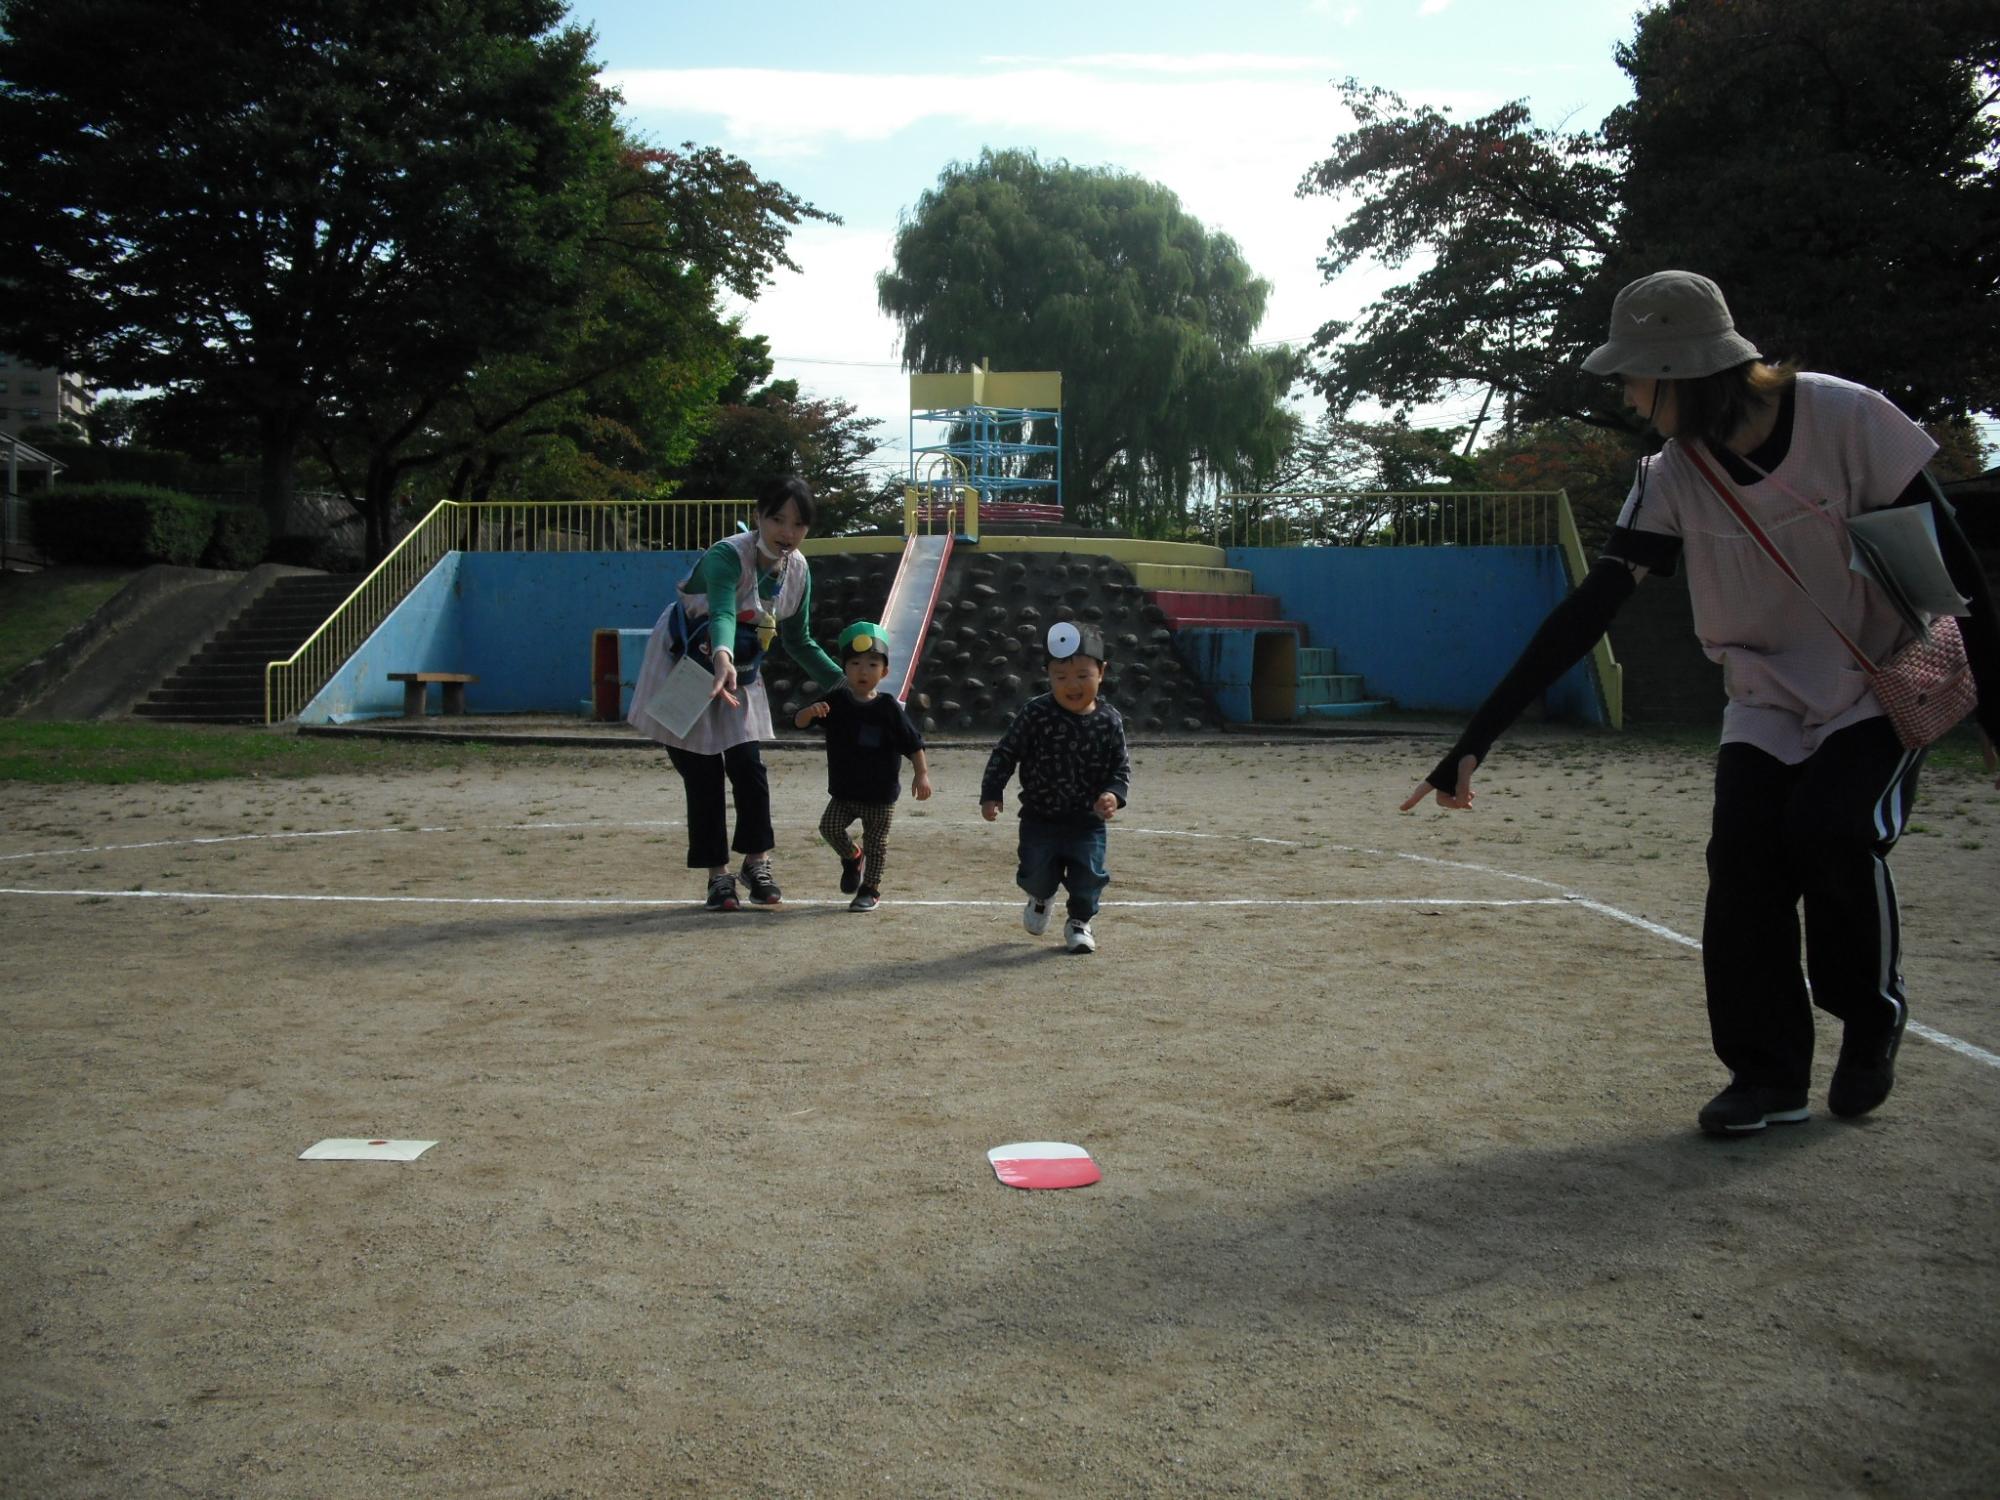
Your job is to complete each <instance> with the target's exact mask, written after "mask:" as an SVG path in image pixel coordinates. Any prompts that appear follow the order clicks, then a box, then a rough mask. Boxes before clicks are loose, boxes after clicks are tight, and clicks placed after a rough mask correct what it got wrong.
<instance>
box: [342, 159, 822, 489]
mask: <svg viewBox="0 0 2000 1500" xmlns="http://www.w3.org/2000/svg"><path fill="white" fill-rule="evenodd" d="M599 187H600V191H599V193H598V196H597V197H596V198H595V200H594V201H593V202H592V203H591V206H590V207H589V209H588V211H587V227H586V232H585V233H584V234H583V235H582V236H581V237H580V242H579V244H578V246H577V249H576V275H575V279H574V288H573V295H572V297H571V298H570V300H569V301H567V302H564V303H560V304H551V305H549V306H548V307H546V308H545V309H544V310H543V312H542V315H541V316H540V317H539V318H538V319H536V320H535V321H534V322H532V323H531V324H529V325H527V326H525V327H523V328H521V329H520V330H518V332H517V334H516V336H515V337H514V338H513V339H512V340H511V341H510V342H507V343H504V344H502V343H495V344H490V345H484V346H482V347H481V348H480V349H479V350H478V351H477V356H476V360H475V362H474V363H473V364H472V365H471V366H470V368H466V367H461V366H457V365H451V364H443V363H427V364H425V365H423V366H421V367H419V368H417V369H415V370H407V369H406V370H403V371H395V372H389V373H390V376H391V377H392V378H388V379H384V380H383V381H380V382H367V383H363V384H361V385H360V386H358V387H357V388H355V389H354V390H352V391H351V392H349V393H348V394H347V395H346V397H345V399H344V400H343V401H342V402H341V403H339V404H338V405H337V406H336V407H335V409H334V411H333V412H332V414H331V416H332V420H330V421H329V422H327V423H326V424H325V426H326V435H325V439H324V441H323V443H322V445H321V447H322V451H323V452H324V453H325V455H326V458H327V461H328V462H329V464H330V465H332V466H333V467H334V469H335V471H336V473H338V474H339V475H340V476H341V482H342V483H343V485H344V486H345V487H347V489H348V490H349V492H350V493H354V494H356V495H357V496H358V497H359V498H360V499H361V502H362V504H363V507H364V511H365V513H366V514H368V515H369V516H370V517H371V521H372V520H373V518H375V517H378V516H384V517H386V516H387V514H388V512H389V510H390V507H391V505H392V503H393V500H394V497H395V496H397V495H398V494H401V493H404V492H405V491H407V490H409V489H410V488H411V485H412V481H413V479H414V478H415V477H416V476H420V475H423V474H424V473H426V472H436V473H439V474H442V475H445V476H447V480H446V482H445V483H444V484H443V486H442V488H443V490H444V492H445V493H448V494H450V495H453V496H455V497H472V498H484V497H486V496H488V495H490V494H494V493H523V492H525V493H526V494H527V496H528V497H529V498H588V497H593V496H594V497H600V498H602V497H618V496H625V495H632V496H637V495H644V494H652V493H660V492H662V486H663V485H664V484H665V483H666V475H667V472H668V471H669V470H670V469H671V468H672V466H673V465H675V464H677V463H679V462H681V461H683V460H684V459H685V458H686V457H687V456H688V454H689V453H690V452H691V451H692V449H693V446H694V443H695V440H696V438H697V437H698V435H699V434H700V432H701V431H702V429H703V427H704V426H705V425H706V423H707V422H708V421H709V420H711V414H712V408H713V405H714V402H715V400H716V397H717V395H718V394H719V393H720V392H721V391H722V390H723V389H724V388H725V386H726V384H727V383H728V382H729V381H730V379H731V378H732V376H733V374H734V373H735V368H736V366H735V361H734V358H733V355H734V351H735V349H736V346H737V344H738V342H739V340H740V335H739V334H738V332H737V331H736V329H735V328H734V326H733V325H732V324H730V323H729V322H727V321H725V320H724V318H723V317H722V316H721V314H720V312H719V311H718V308H717V301H716V299H717V294H718V291H719V290H720V288H721V287H723V286H727V287H728V288H729V289H730V290H732V291H734V292H736V293H737V294H738V295H739V296H742V297H745V298H749V297H754V296H755V295H756V294H757V292H758V291H759V290H760V289H761V288H762V286H763V285H764V284H765V282H766V281H767V280H768V279H769V277H770V275H771V272H772V271H773V269H774V268H775V267H777V266H780V265H783V266H787V267H792V268H793V269H796V267H794V266H793V263H792V261H791V260H790V258H789V256H788V255H787V254H786V251H785V246H786V242H787V239H788V236H789V234H790V230H791V227H792V226H793V225H795V224H796V223H797V222H798V221H799V220H800V219H801V218H816V219H831V218H832V216H831V215H829V214H825V213H822V212H821V211H820V210H818V209H815V208H813V207H812V206H811V205H810V204H806V203H804V202H802V201H801V200H800V199H798V198H796V197H795V196H794V195H792V194H791V193H789V192H787V191H786V190H785V189H784V188H782V187H780V186H778V185H777V184H775V183H771V182H767V181H765V180H763V179H761V178H759V177H758V176H757V175H756V174H755V173H754V172H752V171H751V170H750V169H749V168H748V167H747V166H746V165H745V164H744V163H743V162H741V161H739V160H738V159H736V158H734V157H731V156H727V155H725V154H724V153H722V152H720V151H717V150H715V149H714V148H712V147H696V146H694V145H692V144H689V145H686V146H684V147H682V148H681V149H680V150H678V151H669V150H662V149H659V148H653V147H644V146H640V145H637V144H633V143H625V144H624V145H623V147H622V149H621V150H620V151H619V152H618V153H617V154H616V155H615V156H614V157H613V158H612V159H611V160H610V161H609V162H607V163H606V164H605V168H604V175H603V178H602V180H601V182H600V184H599ZM395 377H400V378H395ZM554 485H560V486H562V488H560V489H555V490H551V489H549V488H546V487H547V486H554ZM428 488H438V486H436V485H432V486H428Z"/></svg>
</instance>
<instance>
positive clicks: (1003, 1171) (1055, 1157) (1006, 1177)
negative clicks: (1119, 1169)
mask: <svg viewBox="0 0 2000 1500" xmlns="http://www.w3.org/2000/svg"><path fill="white" fill-rule="evenodd" d="M986 1159H987V1160H988V1161H990V1162H991V1163H993V1175H994V1176H995V1177H998V1178H999V1179H1000V1180H1001V1181H1002V1182H1004V1183H1006V1184H1007V1186H1008V1187H1016V1188H1073V1187H1089V1186H1090V1185H1091V1184H1092V1183H1093V1182H1096V1181H1097V1180H1098V1179H1099V1178H1100V1177H1102V1176H1103V1175H1104V1174H1103V1173H1102V1172H1099V1171H1098V1170H1097V1163H1096V1162H1094V1161H1092V1160H1091V1159H1090V1153H1089V1152H1088V1151H1086V1150H1084V1149H1083V1147H1081V1146H1072V1145H1071V1144H1070V1143H1069V1142H1068V1141H1016V1142H1014V1144H1013V1145H1011V1146H995V1147H994V1148H993V1149H992V1150H991V1151H989V1152H987V1153H986Z"/></svg>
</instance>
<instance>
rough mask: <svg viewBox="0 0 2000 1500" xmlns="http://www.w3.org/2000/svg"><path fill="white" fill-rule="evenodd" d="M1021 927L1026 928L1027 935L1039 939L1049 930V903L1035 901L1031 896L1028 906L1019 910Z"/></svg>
mask: <svg viewBox="0 0 2000 1500" xmlns="http://www.w3.org/2000/svg"><path fill="white" fill-rule="evenodd" d="M1021 925H1022V926H1023V927H1025V928H1027V929H1028V931H1029V933H1030V934H1031V935H1033V936H1035V937H1040V936H1041V935H1042V934H1043V933H1045V932H1047V931H1048V930H1049V903H1048V902H1046V901H1037V900H1036V899H1035V898H1034V897H1033V896H1030V897H1029V898H1028V904H1027V905H1026V906H1024V907H1022V908H1021Z"/></svg>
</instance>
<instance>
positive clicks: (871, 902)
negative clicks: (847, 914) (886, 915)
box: [847, 885, 882, 911]
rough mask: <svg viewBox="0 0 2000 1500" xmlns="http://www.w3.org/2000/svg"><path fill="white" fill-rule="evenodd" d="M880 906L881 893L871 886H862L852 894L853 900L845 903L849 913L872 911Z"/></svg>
mask: <svg viewBox="0 0 2000 1500" xmlns="http://www.w3.org/2000/svg"><path fill="white" fill-rule="evenodd" d="M881 904H882V893H881V892H880V891H878V890H876V889H875V887H874V886H872V885H864V886H863V887H861V889H860V890H858V891H856V892H855V893H854V899H853V900H852V901H850V902H848V903H847V909H848V910H849V911H873V910H875V908H876V907H878V906H880V905H881Z"/></svg>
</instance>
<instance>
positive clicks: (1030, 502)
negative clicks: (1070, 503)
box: [910, 364, 1063, 540]
mask: <svg viewBox="0 0 2000 1500" xmlns="http://www.w3.org/2000/svg"><path fill="white" fill-rule="evenodd" d="M919 422H922V423H925V424H927V425H926V428H925V431H927V432H931V433H935V430H936V428H937V427H938V426H940V425H941V426H943V428H944V429H945V431H944V436H943V437H942V438H941V439H937V440H934V441H930V442H924V443H919V442H918V441H917V434H918V427H917V424H918V423H919ZM939 459H944V460H948V461H949V463H950V466H951V467H952V468H954V469H955V470H956V472H957V474H958V476H959V483H960V484H962V485H967V486H970V487H971V489H972V490H973V491H975V492H976V494H977V497H978V498H977V501H976V502H975V505H974V506H973V507H968V510H967V514H966V520H967V523H968V525H969V526H970V527H971V528H972V529H971V530H970V532H969V537H968V539H970V540H977V538H978V532H977V529H976V528H977V525H978V522H977V507H981V506H983V507H986V508H987V509H988V510H989V512H992V511H993V510H994V509H995V508H996V507H1002V506H1004V507H1007V508H1008V509H1009V510H1012V511H1015V512H1017V513H1025V512H1028V511H1029V510H1031V509H1032V510H1036V511H1040V512H1042V515H1041V516H1040V517H1038V518H1040V519H1049V520H1055V521H1060V520H1061V519H1062V503H1063V492H1062V374H1061V372H1060V371H1056V370H989V369H987V368H986V367H985V365H984V364H980V365H975V366H974V367H973V368H972V369H971V370H970V371H969V372H967V373H965V374H962V375H912V376H911V377H910V477H911V480H912V482H913V483H917V482H918V475H919V474H921V473H924V472H925V471H926V468H927V466H929V467H931V469H932V472H934V466H935V464H936V461H937V460H939Z"/></svg>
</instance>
